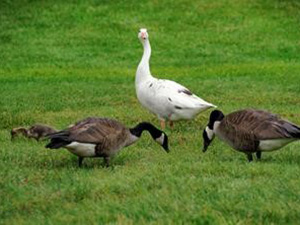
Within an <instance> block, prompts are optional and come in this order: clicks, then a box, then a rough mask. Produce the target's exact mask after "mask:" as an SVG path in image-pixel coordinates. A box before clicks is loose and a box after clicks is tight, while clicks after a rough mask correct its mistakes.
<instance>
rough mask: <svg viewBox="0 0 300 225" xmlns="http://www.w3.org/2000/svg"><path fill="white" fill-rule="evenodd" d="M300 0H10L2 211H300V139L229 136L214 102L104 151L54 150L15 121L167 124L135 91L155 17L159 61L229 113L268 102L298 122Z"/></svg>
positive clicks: (75, 214) (200, 219)
mask: <svg viewBox="0 0 300 225" xmlns="http://www.w3.org/2000/svg"><path fill="white" fill-rule="evenodd" d="M299 25H300V3H299V1H297V0H285V1H283V0H198V1H197V0H192V1H191V0H178V1H175V0H168V1H164V0H163V1H157V0H153V1H134V0H126V1H121V0H115V1H107V0H103V1H96V0H88V1H83V0H82V1H80V0H78V1H76V0H74V1H71V0H66V1H54V0H47V1H35V0H2V1H1V2H0V95H1V98H0V143H1V147H0V160H1V163H0V224H298V223H299V220H300V197H299V196H300V180H299V174H300V143H299V142H297V143H293V144H290V145H288V146H287V147H285V148H284V149H282V150H280V151H277V152H273V153H269V154H267V153H266V154H263V155H262V160H261V161H260V162H257V161H254V162H253V163H248V162H247V160H246V156H245V155H243V154H241V153H238V152H235V151H233V150H231V149H230V147H228V146H227V145H225V144H223V143H222V142H220V141H219V140H215V141H214V143H213V144H212V146H211V147H210V149H209V151H208V152H207V153H205V154H203V153H202V151H201V148H202V138H201V134H202V129H203V128H204V127H205V125H206V123H207V119H208V116H209V112H205V113H203V114H201V115H199V116H198V117H197V118H196V119H195V120H193V121H187V122H185V121H182V122H178V123H176V124H175V129H174V130H169V129H167V130H166V132H167V134H168V135H169V137H170V149H171V152H170V153H169V154H166V153H165V152H164V151H163V150H162V149H161V148H160V147H159V146H158V145H157V144H155V143H154V142H153V141H151V137H150V135H148V134H145V135H144V136H143V137H142V139H141V140H140V142H138V143H137V144H136V145H134V146H131V147H129V148H127V149H124V150H123V151H122V152H121V153H120V154H119V155H117V156H116V157H115V158H114V160H113V162H112V163H113V167H111V168H103V167H102V159H86V160H85V161H84V167H83V168H78V166H77V157H76V156H74V155H71V154H70V153H69V152H67V151H66V150H57V151H54V150H46V149H45V148H44V145H45V144H46V142H44V143H42V142H40V143H37V142H36V141H33V140H26V139H24V138H19V139H17V140H16V141H15V142H13V143H12V142H11V141H10V133H9V132H10V129H11V128H12V127H15V126H29V125H31V124H33V123H36V122H38V123H45V124H49V125H53V126H55V127H56V128H59V129H63V128H65V127H67V126H68V125H69V124H71V123H74V122H75V121H77V120H79V119H82V118H84V117H87V116H101V117H112V118H116V119H118V120H120V121H122V122H123V123H124V124H126V125H128V126H134V125H136V124H137V123H138V122H141V121H150V122H152V123H154V124H156V125H157V126H158V125H159V122H158V120H157V119H156V117H155V116H154V115H152V114H150V113H148V112H147V111H146V110H145V109H143V108H142V107H141V106H140V105H139V103H138V101H137V99H136V96H135V89H134V76H135V70H136V67H137V65H138V63H139V60H140V58H141V56H142V46H141V44H140V43H139V40H138V39H137V33H138V30H139V28H141V27H147V28H148V32H149V35H150V42H151V45H152V58H151V68H152V73H153V74H155V75H156V74H157V76H158V77H161V78H168V79H172V80H175V81H177V82H180V83H181V84H183V85H185V86H187V87H189V88H190V89H191V90H192V91H193V92H195V93H196V94H197V95H199V96H201V97H203V98H204V99H205V100H207V101H209V102H212V103H214V104H216V105H218V107H219V109H221V110H223V111H224V112H225V113H229V112H231V111H234V110H237V109H241V108H246V107H252V108H259V109H266V110H269V111H272V112H274V113H278V114H280V115H281V116H282V117H284V118H287V119H288V120H290V121H293V122H295V123H298V124H300V98H299V96H300V54H299V52H300V42H299V36H300V29H299Z"/></svg>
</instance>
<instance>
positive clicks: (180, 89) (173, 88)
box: [154, 79, 214, 109]
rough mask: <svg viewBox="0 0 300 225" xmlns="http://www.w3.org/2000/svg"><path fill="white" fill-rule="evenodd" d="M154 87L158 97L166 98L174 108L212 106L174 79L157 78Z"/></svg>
mask: <svg viewBox="0 0 300 225" xmlns="http://www.w3.org/2000/svg"><path fill="white" fill-rule="evenodd" d="M154 88H155V89H156V92H157V95H158V96H159V97H161V98H165V99H167V100H168V104H170V105H172V106H173V107H175V108H179V109H194V108H203V107H209V106H211V107H213V106H214V105H212V104H210V103H208V102H206V101H204V100H203V99H201V98H199V97H198V96H196V95H195V94H193V93H192V92H191V91H190V90H189V89H187V88H186V87H184V86H182V85H180V84H178V83H176V82H174V81H170V80H161V79H158V80H157V82H156V85H155V86H154Z"/></svg>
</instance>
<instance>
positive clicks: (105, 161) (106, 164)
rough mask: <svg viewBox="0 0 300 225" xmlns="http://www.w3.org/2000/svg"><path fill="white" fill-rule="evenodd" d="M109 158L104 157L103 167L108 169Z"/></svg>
mask: <svg viewBox="0 0 300 225" xmlns="http://www.w3.org/2000/svg"><path fill="white" fill-rule="evenodd" d="M109 163H110V157H104V166H105V167H109Z"/></svg>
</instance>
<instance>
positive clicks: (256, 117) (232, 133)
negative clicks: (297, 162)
mask: <svg viewBox="0 0 300 225" xmlns="http://www.w3.org/2000/svg"><path fill="white" fill-rule="evenodd" d="M215 135H216V136H218V138H220V139H221V140H222V141H224V142H226V143H227V144H229V145H230V146H231V147H232V148H234V149H235V150H237V151H241V152H244V153H245V154H246V155H247V157H248V160H249V162H250V161H252V160H253V157H252V153H254V152H255V153H256V156H257V158H258V159H260V158H261V152H263V151H272V150H276V149H279V148H281V147H283V146H285V145H287V144H288V143H290V142H293V141H297V140H300V127H299V126H298V125H296V124H293V123H291V122H289V121H286V120H283V119H280V118H279V117H278V116H277V115H275V114H271V113H269V112H266V111H262V110H254V109H244V110H240V111H236V112H232V113H230V114H228V115H227V116H224V114H223V113H222V112H221V111H219V110H214V111H213V112H211V114H210V118H209V123H208V125H207V127H206V128H205V129H204V131H203V139H204V148H203V152H205V151H206V150H207V148H208V146H209V145H210V143H211V142H212V140H213V139H214V136H215Z"/></svg>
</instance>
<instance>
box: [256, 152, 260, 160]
mask: <svg viewBox="0 0 300 225" xmlns="http://www.w3.org/2000/svg"><path fill="white" fill-rule="evenodd" d="M256 157H257V159H261V151H257V152H256Z"/></svg>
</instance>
